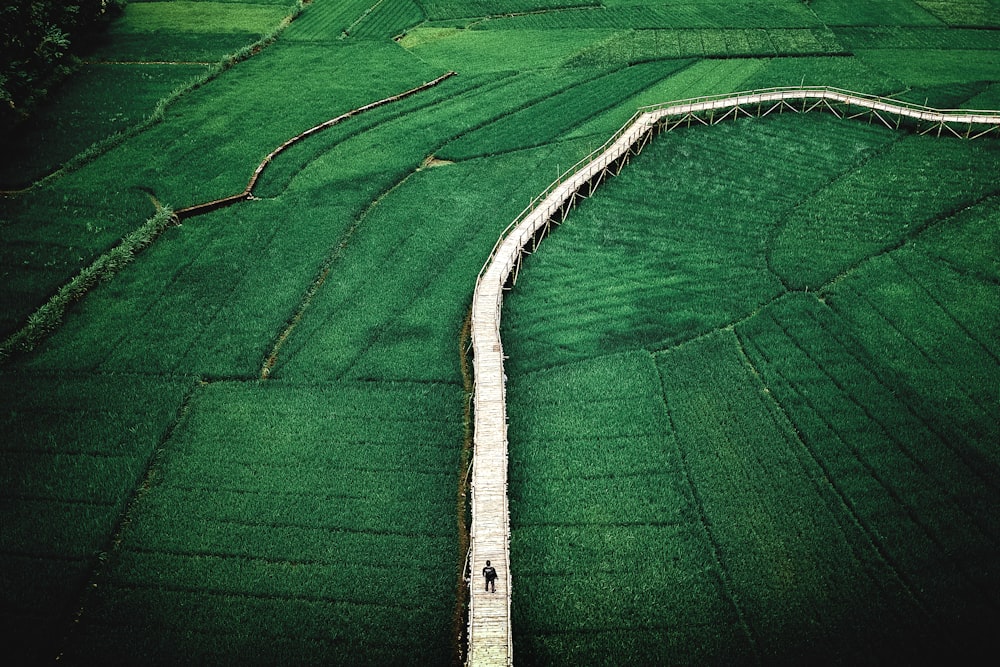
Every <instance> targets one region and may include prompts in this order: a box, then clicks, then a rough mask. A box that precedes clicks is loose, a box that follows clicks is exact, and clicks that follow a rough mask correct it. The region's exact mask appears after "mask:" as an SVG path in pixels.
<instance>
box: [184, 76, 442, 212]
mask: <svg viewBox="0 0 1000 667" xmlns="http://www.w3.org/2000/svg"><path fill="white" fill-rule="evenodd" d="M456 74H458V72H455V71H450V72H445V73H444V74H442V75H441V76H439V77H437V78H436V79H433V80H432V81H428V82H426V83H422V84H421V85H419V86H416V87H414V88H410V89H409V90H404V91H403V92H401V93H397V94H396V95H391V96H389V97H384V98H382V99H381V100H378V101H376V102H371V103H369V104H365V105H364V106H360V107H357V108H355V109H351V110H350V111H347V112H345V113H342V114H340V115H339V116H336V117H335V118H331V119H330V120H327V121H324V122H322V123H320V124H319V125H315V126H313V127H311V128H309V129H308V130H305V131H304V132H300V133H298V134H297V135H295V136H294V137H292V138H291V139H289V140H288V141H286V142H284V143H283V144H281V145H280V146H278V147H277V148H275V149H274V150H273V151H271V152H270V153H268V154H267V155H266V156H265V157H264V159H263V160H261V162H260V164H259V165H257V168H256V169H255V170H254V172H253V174H252V175H251V176H250V181H249V182H248V183H247V187H246V188H245V189H244V190H243V192H240V193H237V194H235V195H230V196H228V197H222V198H220V199H213V200H212V201H207V202H203V203H201V204H195V205H193V206H187V207H185V208H179V209H177V210H175V211H174V216H175V217H177V219H178V220H180V219H184V218H190V217H193V216H196V215H201V214H202V213H208V212H210V211H215V210H217V209H220V208H223V207H225V206H229V205H230V204H235V203H236V202H238V201H247V200H251V199H253V198H254V197H253V188H254V186H255V185H257V181H258V179H260V175H261V174H262V173H264V169H265V168H266V167H267V165H269V164H270V163H271V160H273V159H274V158H276V157H277V156H278V155H279V154H280V153H282V152H284V151H285V150H286V149H288V148H290V147H291V146H293V145H295V144H297V143H299V142H300V141H302V140H303V139H306V138H308V137H311V136H312V135H314V134H316V133H317V132H322V131H323V130H325V129H327V128H330V127H333V126H334V125H337V124H338V123H341V122H343V121H345V120H347V119H348V118H352V117H354V116H357V115H359V114H362V113H364V112H366V111H371V110H372V109H377V108H378V107H381V106H385V105H387V104H391V103H393V102H398V101H399V100H402V99H405V98H407V97H410V96H411V95H416V94H417V93H419V92H422V91H424V90H427V89H428V88H433V87H434V86H436V85H438V84H439V83H441V82H442V81H444V80H445V79H449V78H451V77H453V76H455V75H456Z"/></svg>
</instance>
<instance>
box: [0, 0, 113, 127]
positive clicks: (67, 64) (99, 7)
mask: <svg viewBox="0 0 1000 667" xmlns="http://www.w3.org/2000/svg"><path fill="white" fill-rule="evenodd" d="M126 1H127V0H14V2H11V3H4V4H3V6H0V135H3V134H4V133H6V131H8V130H10V128H11V127H13V126H14V125H15V124H16V123H17V122H18V121H19V120H22V119H24V118H25V117H27V116H28V115H29V114H30V113H31V110H32V109H33V108H34V107H35V106H36V105H37V104H38V102H39V101H40V100H41V99H42V98H44V97H45V94H46V93H47V92H48V90H49V88H51V87H52V86H53V85H54V84H55V83H57V82H58V81H59V80H61V79H62V78H64V77H65V76H66V75H67V74H69V73H70V72H71V71H72V69H73V65H74V63H75V58H74V56H73V54H72V49H73V46H74V44H77V43H78V42H79V41H81V40H82V39H83V38H84V37H85V36H87V35H88V34H90V33H92V32H94V31H95V30H99V29H100V28H101V27H102V25H103V24H104V23H106V22H107V21H108V20H110V18H112V17H113V16H116V15H118V14H119V13H121V10H122V8H123V7H124V5H125V3H126Z"/></svg>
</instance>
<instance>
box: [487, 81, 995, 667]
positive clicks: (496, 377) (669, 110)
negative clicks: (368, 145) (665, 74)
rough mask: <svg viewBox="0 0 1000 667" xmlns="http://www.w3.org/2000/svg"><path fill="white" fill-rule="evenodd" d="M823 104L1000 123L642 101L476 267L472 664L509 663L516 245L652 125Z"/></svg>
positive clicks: (933, 124)
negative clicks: (511, 312) (508, 336)
mask: <svg viewBox="0 0 1000 667" xmlns="http://www.w3.org/2000/svg"><path fill="white" fill-rule="evenodd" d="M813 110H823V111H828V112H831V113H834V114H836V115H838V116H840V117H845V118H858V117H862V118H867V119H868V120H869V122H875V121H876V120H877V121H878V122H881V123H883V124H885V125H886V126H887V127H892V128H899V127H900V126H901V125H908V126H913V127H915V128H916V129H917V131H918V132H920V133H922V134H926V133H928V132H936V133H937V134H938V135H939V136H940V135H941V134H946V135H952V136H956V137H960V138H967V139H974V138H977V137H980V136H983V135H986V134H989V133H991V132H997V131H1000V111H975V110H962V109H955V110H942V109H932V108H928V107H922V106H918V105H913V104H908V103H905V102H899V101H896V100H892V99H887V98H882V97H874V96H870V95H863V94H861V93H855V92H851V91H846V90H840V89H837V88H818V87H798V88H769V89H766V90H757V91H752V92H745V93H737V94H730V95H717V96H709V97H700V98H695V99H690V100H682V101H679V102H670V103H668V104H662V105H656V106H652V107H643V108H642V109H639V111H637V112H636V114H635V115H634V116H633V117H632V119H631V120H630V121H629V122H628V123H627V124H626V125H625V126H623V127H622V128H621V129H620V130H619V131H618V132H616V133H615V134H614V135H613V136H612V137H611V139H609V140H608V141H607V142H606V143H605V144H604V145H603V146H601V147H600V148H598V149H597V150H596V151H594V152H593V153H591V154H590V155H588V156H587V157H585V158H584V159H583V160H581V161H580V162H578V163H577V164H576V165H574V166H573V167H571V168H570V169H569V170H567V171H566V172H565V173H564V174H563V175H562V176H561V177H560V178H559V179H558V180H557V181H556V182H554V183H553V184H552V185H550V186H549V187H548V188H547V189H546V190H545V191H544V192H542V193H541V194H540V195H539V196H538V197H536V198H535V199H534V200H533V201H532V203H531V204H530V205H529V206H528V207H527V208H526V209H525V210H524V211H523V212H522V213H521V215H519V216H518V217H517V218H515V219H514V221H513V222H512V223H511V224H510V226H508V228H507V229H506V230H505V231H504V233H503V235H502V236H501V238H500V240H499V241H497V244H496V245H495V246H494V248H493V251H492V252H491V253H490V258H489V260H488V261H487V263H486V265H485V266H484V267H483V270H482V272H481V273H480V274H479V279H478V281H477V283H476V290H475V294H474V296H473V302H472V346H473V354H474V375H475V422H474V428H475V434H474V445H473V447H474V450H473V469H472V526H471V547H470V554H469V559H470V560H469V568H470V570H471V580H470V581H471V583H470V589H471V590H470V599H469V627H468V638H469V653H468V663H469V664H470V665H475V666H477V667H478V666H480V665H511V664H513V646H512V643H511V622H510V605H511V571H510V549H509V538H510V519H509V514H508V507H507V409H506V402H505V395H506V394H505V391H506V390H505V384H506V376H505V375H504V366H503V362H504V355H503V344H502V342H501V340H500V310H501V307H502V305H503V292H504V290H505V289H506V288H507V286H508V284H509V283H512V282H513V281H514V280H516V277H517V270H518V268H519V267H520V263H521V258H522V256H523V254H524V251H525V250H526V249H527V248H528V246H529V245H530V246H531V247H532V249H533V248H534V247H535V246H536V245H537V244H538V242H539V241H540V240H541V238H542V237H543V236H544V235H545V233H547V232H548V230H549V228H550V226H551V225H552V224H556V223H558V222H560V221H562V219H563V218H564V217H565V215H566V213H567V212H568V211H569V208H570V207H571V206H572V205H573V203H574V202H575V201H576V198H577V197H580V196H589V195H590V194H591V193H592V192H593V191H594V189H595V188H596V187H597V186H598V185H600V183H601V182H602V180H603V179H604V178H605V177H606V176H609V175H616V174H618V172H619V171H620V170H621V168H622V167H623V166H624V165H625V164H626V163H627V162H628V159H629V157H630V156H631V155H633V154H638V152H639V151H640V150H642V148H643V147H644V146H645V145H646V144H647V143H648V142H649V140H650V139H651V138H652V136H653V134H654V132H657V131H669V130H671V129H673V128H675V127H678V126H680V125H691V124H693V123H699V124H705V125H711V124H715V123H718V122H721V121H724V120H727V119H729V118H738V117H740V116H755V115H756V116H764V115H767V114H769V113H772V112H778V113H781V112H783V111H795V112H804V111H813ZM487 560H489V561H491V562H492V564H493V566H494V567H496V569H497V573H498V575H499V579H498V580H497V582H496V593H490V592H486V591H484V590H483V589H484V581H483V576H482V569H483V567H484V566H485V564H486V561H487Z"/></svg>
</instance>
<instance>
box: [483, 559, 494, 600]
mask: <svg viewBox="0 0 1000 667" xmlns="http://www.w3.org/2000/svg"><path fill="white" fill-rule="evenodd" d="M483 576H484V577H486V590H490V588H493V592H494V593H496V592H497V570H496V568H495V567H493V566H492V565H490V562H489V561H486V567H484V568H483Z"/></svg>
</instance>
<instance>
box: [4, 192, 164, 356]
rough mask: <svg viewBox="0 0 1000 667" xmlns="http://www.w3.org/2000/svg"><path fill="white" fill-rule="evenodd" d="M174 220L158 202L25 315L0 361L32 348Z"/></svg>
mask: <svg viewBox="0 0 1000 667" xmlns="http://www.w3.org/2000/svg"><path fill="white" fill-rule="evenodd" d="M172 224H174V214H173V211H172V210H171V209H170V208H169V207H166V206H161V207H160V208H159V209H158V210H157V212H156V214H155V215H153V217H151V218H150V219H149V220H147V221H146V223H145V224H144V225H143V226H142V227H140V228H138V229H136V230H134V231H132V232H131V233H129V234H128V235H127V236H125V238H123V239H122V240H121V242H120V243H118V245H116V246H115V247H113V248H112V249H111V250H109V251H108V252H106V253H104V254H103V255H101V256H100V257H98V258H97V259H96V260H95V261H94V262H93V263H92V264H90V265H89V266H87V267H85V268H84V269H83V270H82V271H80V272H79V273H78V274H77V275H76V276H75V277H73V278H72V279H71V280H70V281H69V282H68V283H67V284H65V285H63V286H62V287H61V288H60V289H59V291H58V292H56V293H55V294H54V295H53V296H52V297H50V298H49V300H48V301H46V302H45V303H44V304H43V305H42V306H40V307H39V308H38V309H37V310H36V311H35V312H34V313H32V314H31V315H30V316H29V317H28V321H27V323H26V324H25V325H24V326H23V327H21V329H20V330H18V331H17V332H15V333H14V334H12V335H11V336H9V337H8V338H7V339H6V340H5V341H4V342H3V343H2V344H0V361H3V360H4V359H6V358H7V357H9V356H10V355H11V354H12V353H14V352H15V351H27V350H31V349H33V348H34V347H35V346H36V345H37V344H38V343H39V342H40V341H41V340H42V339H43V338H44V337H45V336H46V335H47V334H48V333H49V332H51V331H52V330H53V329H55V328H56V327H57V326H58V325H59V323H60V322H61V321H62V318H63V315H64V314H65V313H66V310H67V309H68V308H69V307H70V306H71V305H72V303H73V302H74V301H77V300H78V299H80V298H81V297H83V296H84V294H86V293H87V292H88V291H89V290H90V289H91V288H93V287H94V286H95V285H97V284H99V283H101V282H104V281H107V280H110V279H111V278H113V277H114V276H115V275H116V274H117V273H118V272H120V271H121V270H122V269H124V268H125V267H126V266H128V265H129V264H130V263H131V262H132V261H133V260H134V259H135V256H136V255H137V254H138V253H140V252H142V251H143V250H144V249H145V248H147V247H149V245H150V244H152V243H153V241H155V240H156V238H157V237H158V236H159V235H160V234H162V233H163V231H164V230H165V229H167V228H168V227H170V226H171V225H172Z"/></svg>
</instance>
